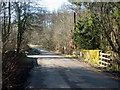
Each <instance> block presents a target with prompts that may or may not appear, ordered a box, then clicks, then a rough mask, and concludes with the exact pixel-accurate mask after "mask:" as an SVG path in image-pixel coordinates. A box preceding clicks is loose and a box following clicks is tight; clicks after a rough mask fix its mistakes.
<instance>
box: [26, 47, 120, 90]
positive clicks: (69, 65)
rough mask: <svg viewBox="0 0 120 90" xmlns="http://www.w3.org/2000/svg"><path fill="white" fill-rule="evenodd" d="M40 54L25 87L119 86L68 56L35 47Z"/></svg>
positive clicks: (118, 83)
mask: <svg viewBox="0 0 120 90" xmlns="http://www.w3.org/2000/svg"><path fill="white" fill-rule="evenodd" d="M37 49H38V50H39V51H40V53H41V55H29V56H28V57H33V58H37V59H36V62H35V64H34V68H33V69H32V70H31V72H30V77H29V78H28V85H27V88H119V87H120V82H119V81H117V80H114V79H112V78H110V77H109V76H107V75H106V74H105V73H102V72H94V71H92V70H91V69H90V68H89V66H87V65H85V64H82V63H79V62H78V61H75V60H73V59H70V58H65V57H63V56H60V55H55V54H52V53H50V52H48V51H45V50H43V49H40V48H37Z"/></svg>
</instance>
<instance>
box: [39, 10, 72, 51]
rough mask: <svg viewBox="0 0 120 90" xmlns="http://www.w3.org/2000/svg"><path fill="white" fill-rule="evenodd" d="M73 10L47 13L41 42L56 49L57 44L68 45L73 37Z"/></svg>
mask: <svg viewBox="0 0 120 90" xmlns="http://www.w3.org/2000/svg"><path fill="white" fill-rule="evenodd" d="M72 29H73V12H68V11H67V10H65V11H63V12H59V13H54V12H53V13H52V14H48V15H47V14H46V19H45V22H44V28H43V32H42V36H41V38H40V44H41V45H42V46H44V47H46V48H49V49H52V50H55V49H56V48H57V46H58V45H59V46H61V47H64V46H65V47H68V46H69V41H70V40H71V39H72V37H71V35H72V33H71V31H72Z"/></svg>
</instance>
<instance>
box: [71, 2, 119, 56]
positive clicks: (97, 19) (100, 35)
mask: <svg viewBox="0 0 120 90" xmlns="http://www.w3.org/2000/svg"><path fill="white" fill-rule="evenodd" d="M75 4H77V6H79V7H80V6H81V3H75ZM83 5H84V7H85V10H83V8H81V9H80V10H79V11H80V12H81V15H83V14H84V16H85V17H82V16H81V15H80V18H79V20H78V21H77V23H76V30H75V31H73V32H74V33H73V38H74V43H75V44H77V45H78V47H79V48H82V49H85V48H86V49H102V50H113V51H114V52H116V53H117V54H119V55H120V22H119V21H120V7H119V6H120V3H119V2H111V3H110V2H109V3H107V2H104V3H98V2H93V3H83ZM83 11H84V12H83ZM85 14H86V15H85Z"/></svg>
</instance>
